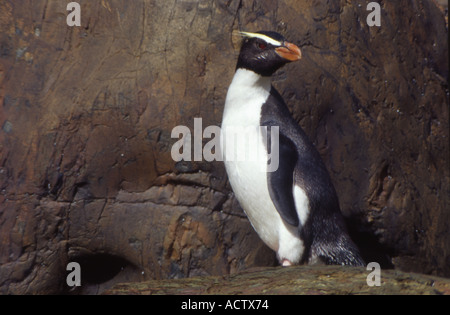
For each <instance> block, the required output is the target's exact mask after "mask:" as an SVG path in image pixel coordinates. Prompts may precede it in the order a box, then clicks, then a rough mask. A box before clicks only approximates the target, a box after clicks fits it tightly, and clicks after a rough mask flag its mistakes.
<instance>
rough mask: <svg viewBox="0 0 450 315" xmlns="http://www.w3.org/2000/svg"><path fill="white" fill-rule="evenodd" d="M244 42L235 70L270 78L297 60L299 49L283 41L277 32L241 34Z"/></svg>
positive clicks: (299, 55) (299, 56)
mask: <svg viewBox="0 0 450 315" xmlns="http://www.w3.org/2000/svg"><path fill="white" fill-rule="evenodd" d="M241 35H242V36H244V42H243V44H242V47H241V52H240V53H239V59H238V63H237V66H236V69H239V68H244V69H248V70H252V71H254V72H256V73H258V74H260V75H263V76H271V75H272V74H273V73H274V72H275V71H277V70H278V69H279V68H280V67H282V66H283V65H285V64H286V63H288V62H291V61H296V60H299V59H300V58H301V56H302V54H301V51H300V49H299V48H298V47H297V46H296V45H294V44H291V43H289V42H287V41H286V40H285V38H284V37H283V36H282V35H280V34H278V33H277V32H269V31H259V32H257V33H247V32H241Z"/></svg>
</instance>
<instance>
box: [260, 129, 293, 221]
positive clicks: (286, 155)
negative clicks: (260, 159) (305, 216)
mask: <svg viewBox="0 0 450 315" xmlns="http://www.w3.org/2000/svg"><path fill="white" fill-rule="evenodd" d="M269 139H270V137H269ZM278 147H279V154H278V157H279V164H278V168H277V169H276V170H275V171H273V172H267V183H268V187H269V195H270V198H271V199H272V201H273V204H274V205H275V208H276V209H277V211H278V213H279V214H280V216H281V218H282V219H283V220H284V221H286V223H289V224H290V225H293V226H298V225H299V218H298V214H297V210H296V208H295V202H294V195H293V185H294V178H293V177H294V168H295V165H296V163H297V159H298V156H297V151H296V150H295V147H294V144H293V143H292V142H291V140H289V138H287V137H286V136H284V135H283V134H281V133H280V134H279V146H278Z"/></svg>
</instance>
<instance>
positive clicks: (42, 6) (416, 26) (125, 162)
mask: <svg viewBox="0 0 450 315" xmlns="http://www.w3.org/2000/svg"><path fill="white" fill-rule="evenodd" d="M78 2H79V3H80V5H81V26H79V27H77V26H73V27H70V26H68V25H67V24H66V18H67V15H68V13H69V11H67V10H66V2H64V1H45V0H38V1H32V2H29V1H22V0H18V1H1V2H0V30H1V31H0V242H1V245H0V292H1V293H15V294H22V293H60V292H67V291H68V290H69V288H68V287H67V285H66V275H67V271H66V266H67V264H68V262H71V261H76V262H79V263H80V264H81V266H82V277H83V283H84V285H83V286H82V290H84V291H83V292H86V293H88V292H90V293H96V292H101V291H102V290H104V289H105V288H108V287H110V286H111V285H113V284H115V283H117V282H124V281H128V282H129V281H140V280H150V279H168V278H185V277H193V276H211V275H212V276H219V275H227V274H234V273H236V272H239V271H242V270H246V269H248V268H251V267H256V266H273V265H274V264H275V257H274V254H273V253H272V252H271V251H270V250H269V249H268V248H267V247H265V246H264V244H262V243H261V241H260V240H259V238H258V237H257V235H256V234H255V233H254V232H253V230H252V228H251V226H250V224H249V223H248V221H247V219H246V217H245V215H244V214H243V212H242V210H241V209H240V208H239V205H238V203H237V202H236V200H235V199H234V197H233V194H232V192H231V190H230V187H229V185H228V183H227V177H226V173H225V171H224V167H223V165H222V163H221V162H206V161H193V162H174V161H173V159H172V158H171V148H172V145H173V144H174V143H175V142H176V141H177V140H178V139H173V138H171V131H172V129H173V128H174V127H175V126H179V125H185V126H187V127H189V128H190V130H193V123H194V118H196V117H198V118H202V123H203V127H206V126H208V125H220V121H221V116H222V110H223V104H224V98H225V95H226V90H227V87H228V85H229V83H230V80H231V78H232V76H233V72H234V67H235V62H236V57H237V49H238V48H237V46H236V43H235V41H234V39H233V36H232V33H233V30H237V29H241V30H248V31H256V30H260V29H272V30H277V31H279V32H281V33H283V34H284V35H285V36H286V38H288V39H289V40H290V41H292V42H294V43H295V44H297V45H298V46H300V47H301V49H302V52H303V56H304V58H303V59H302V60H301V61H300V62H298V63H296V64H292V65H289V67H286V68H284V69H282V70H281V71H280V72H278V73H277V75H276V76H275V78H274V85H275V86H276V87H277V88H278V90H279V91H280V93H281V94H282V95H283V97H284V99H285V100H286V102H287V103H288V106H289V108H290V109H291V111H292V112H293V115H294V117H295V119H296V120H297V121H298V122H299V124H300V125H301V126H302V127H303V128H304V130H305V132H306V133H307V134H308V135H309V136H310V138H311V139H312V140H313V142H314V143H315V145H316V147H317V148H318V150H319V152H320V153H321V155H322V157H323V159H324V161H325V164H326V166H327V168H328V170H329V172H330V174H331V177H332V179H333V182H334V184H335V187H336V189H337V192H338V195H339V198H340V203H341V207H342V210H343V212H344V214H345V216H346V217H347V218H348V224H349V228H350V230H351V232H352V237H353V238H354V240H355V242H356V243H357V244H358V245H359V246H360V247H361V249H362V251H363V254H364V256H365V258H366V260H367V261H378V262H380V263H381V264H382V267H383V268H386V267H390V268H392V267H394V268H396V269H400V270H403V271H414V272H420V273H427V274H433V275H440V276H450V233H449V229H448V224H449V222H450V211H449V208H448V205H449V204H450V200H449V199H450V185H449V184H450V183H449V181H450V179H449V178H450V174H449V145H448V143H449V106H448V105H449V101H448V95H449V93H448V43H447V35H448V30H447V27H446V24H445V18H444V14H443V11H442V10H441V9H440V8H439V7H438V6H437V5H436V3H435V2H434V1H431V0H429V1H417V0H413V1H395V2H394V1H384V2H383V3H382V6H381V26H380V27H376V26H373V27H369V26H368V25H367V23H366V18H367V16H368V14H369V13H370V11H367V10H366V7H367V3H368V2H367V1H361V0H359V1H351V2H350V1H313V0H306V1H302V2H301V3H300V2H299V1H293V0H289V1H279V2H278V1H265V0H262V1H254V0H227V1H225V0H214V1H213V0H211V1H204V0H201V1H177V0H165V1H159V0H137V1H122V0H101V1H100V0H98V1H84V0H80V1H78ZM204 141H205V142H207V141H208V139H204Z"/></svg>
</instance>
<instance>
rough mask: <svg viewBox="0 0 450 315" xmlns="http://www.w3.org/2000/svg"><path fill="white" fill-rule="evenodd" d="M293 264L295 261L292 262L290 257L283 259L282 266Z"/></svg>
mask: <svg viewBox="0 0 450 315" xmlns="http://www.w3.org/2000/svg"><path fill="white" fill-rule="evenodd" d="M292 265H293V263H291V262H290V261H289V260H288V259H283V260H282V261H281V266H283V267H289V266H292Z"/></svg>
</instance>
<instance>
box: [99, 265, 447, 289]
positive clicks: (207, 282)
mask: <svg viewBox="0 0 450 315" xmlns="http://www.w3.org/2000/svg"><path fill="white" fill-rule="evenodd" d="M369 273H370V272H369V271H367V270H365V268H352V267H340V266H297V267H291V268H282V267H278V268H257V269H255V270H250V271H246V272H242V273H238V274H234V275H230V276H222V277H217V276H216V277H195V278H190V279H177V280H153V281H145V282H140V283H123V284H117V285H115V286H114V287H113V288H112V289H110V290H108V291H106V292H105V294H108V295H122V294H125V295H130V294H139V295H149V294H168V295H196V294H202V295H205V294H215V295H219V294H226V295H235V294H242V295H255V296H261V295H274V294H283V295H305V294H307V295H323V294H333V295H336V294H339V295H449V294H450V280H449V279H446V278H439V277H432V276H425V275H419V274H412V273H404V272H401V271H394V270H386V271H382V272H381V273H380V285H379V286H377V285H373V286H369V285H368V282H367V278H368V276H369ZM369 280H373V279H372V277H371V276H369Z"/></svg>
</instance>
